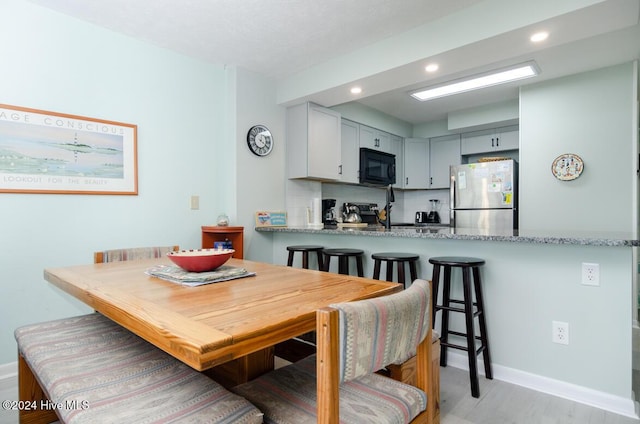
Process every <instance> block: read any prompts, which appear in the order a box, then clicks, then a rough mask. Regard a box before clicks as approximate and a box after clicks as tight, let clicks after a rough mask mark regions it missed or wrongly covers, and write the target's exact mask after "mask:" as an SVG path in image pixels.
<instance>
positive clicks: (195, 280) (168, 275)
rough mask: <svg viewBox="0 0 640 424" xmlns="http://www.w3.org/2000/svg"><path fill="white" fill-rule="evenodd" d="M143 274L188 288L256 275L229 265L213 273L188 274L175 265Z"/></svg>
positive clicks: (152, 268) (152, 269)
mask: <svg viewBox="0 0 640 424" xmlns="http://www.w3.org/2000/svg"><path fill="white" fill-rule="evenodd" d="M145 273H146V274H147V275H151V276H153V277H158V278H162V279H163V280H167V281H171V282H172V283H178V284H182V285H183V286H190V287H195V286H201V285H203V284H211V283H217V282H220V281H228V280H233V279H236V278H243V277H250V276H252V275H256V273H255V272H249V271H247V270H246V269H244V268H238V267H234V266H229V265H222V266H221V267H219V268H216V269H215V270H213V271H206V272H189V271H185V270H184V269H182V268H180V267H179V266H175V265H156V266H152V267H151V268H149V269H147V270H146V271H145Z"/></svg>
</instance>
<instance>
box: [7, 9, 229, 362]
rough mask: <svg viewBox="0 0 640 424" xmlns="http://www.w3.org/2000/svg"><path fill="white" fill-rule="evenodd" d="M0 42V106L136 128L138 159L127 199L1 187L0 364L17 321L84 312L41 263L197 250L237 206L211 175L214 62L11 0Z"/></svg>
mask: <svg viewBox="0 0 640 424" xmlns="http://www.w3.org/2000/svg"><path fill="white" fill-rule="evenodd" d="M0 39H2V40H4V41H3V42H2V43H0V63H1V64H2V65H1V66H0V103H4V104H9V105H16V106H23V107H30V108H36V109H44V110H50V111H55V112H62V113H68V114H74V115H83V116H88V117H92V118H99V119H107V120H114V121H119V122H126V123H131V124H136V125H138V158H139V159H138V174H139V195H137V196H117V195H116V196H113V195H112V196H109V195H64V194H46V195H44V194H7V193H0V237H1V240H2V246H3V253H2V255H0V269H2V278H1V279H0V364H4V363H10V362H14V361H15V360H16V348H15V341H14V339H13V329H14V328H15V327H17V326H19V325H22V324H26V323H30V322H36V321H42V320H48V319H52V318H58V317H63V316H70V315H73V314H78V313H80V312H83V311H86V310H87V308H86V307H84V306H81V305H79V304H78V303H77V302H75V301H74V300H72V299H71V298H69V297H68V296H66V295H64V294H62V293H60V292H59V291H57V290H56V289H54V288H53V287H52V286H51V285H50V284H49V283H47V282H45V281H44V280H43V278H42V271H43V269H44V268H45V267H54V266H65V265H72V264H80V263H88V262H91V261H92V260H93V256H92V254H93V252H94V251H96V250H102V249H108V248H117V247H134V246H144V245H160V244H179V245H180V246H182V247H185V248H191V247H199V245H200V226H201V225H210V224H212V223H213V222H214V220H215V217H216V216H217V214H218V213H219V211H221V210H222V209H223V208H222V206H221V205H222V204H225V205H226V204H231V205H233V206H232V208H231V210H234V211H235V209H236V206H235V198H234V197H235V191H233V192H232V193H229V192H227V193H225V192H222V194H221V195H220V196H219V195H218V193H217V187H218V185H217V184H216V183H215V181H216V172H217V170H218V169H224V168H220V167H218V166H216V164H225V163H227V162H225V161H226V160H227V159H226V158H225V155H224V153H223V152H224V151H225V145H231V146H233V145H234V144H235V139H234V138H228V137H225V135H228V134H229V133H230V132H231V133H233V132H234V131H233V130H229V129H228V128H226V127H228V125H229V124H228V123H227V122H225V116H227V115H225V114H226V113H227V112H226V110H225V109H226V105H227V104H228V103H229V97H230V96H233V95H234V92H233V91H231V92H228V91H227V89H226V84H227V82H226V78H227V74H226V72H225V70H224V69H222V68H220V67H215V66H211V65H207V64H204V63H202V62H197V61H194V60H191V59H189V58H187V57H184V56H180V55H177V54H174V53H171V52H169V51H166V50H163V49H160V48H156V47H152V46H150V45H148V44H144V43H141V42H138V41H135V40H133V39H131V38H128V37H124V36H121V35H118V34H115V33H113V32H111V31H107V30H104V29H101V28H99V27H96V26H93V25H91V24H88V23H85V22H81V21H77V20H75V19H71V18H68V17H66V16H65V15H62V14H58V13H54V12H51V11H49V10H48V9H45V8H41V7H38V6H35V5H33V4H32V3H30V2H25V1H21V0H2V6H1V11H0ZM233 169H235V165H234V168H232V172H233ZM223 174H226V175H227V176H228V179H227V182H229V180H231V183H232V184H233V185H232V187H235V183H234V182H233V180H234V179H235V174H233V173H232V174H231V175H229V174H228V173H224V172H223ZM191 195H199V196H200V210H196V211H192V210H190V207H189V206H190V203H189V199H190V196H191ZM231 217H232V220H233V219H235V215H231Z"/></svg>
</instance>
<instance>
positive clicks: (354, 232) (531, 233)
mask: <svg viewBox="0 0 640 424" xmlns="http://www.w3.org/2000/svg"><path fill="white" fill-rule="evenodd" d="M256 231H259V232H271V233H307V234H339V235H346V236H371V237H404V238H428V239H449V240H480V241H499V242H514V243H536V244H573V245H584V246H611V247H625V246H629V247H630V246H640V240H639V239H638V237H636V236H634V235H632V234H631V233H616V232H597V231H550V230H545V231H543V230H509V231H488V230H480V229H473V228H452V227H449V226H446V225H433V226H431V225H430V226H421V227H418V226H399V227H392V228H391V229H390V230H387V229H386V228H384V227H381V226H369V227H366V228H336V227H332V228H324V229H312V228H306V227H256Z"/></svg>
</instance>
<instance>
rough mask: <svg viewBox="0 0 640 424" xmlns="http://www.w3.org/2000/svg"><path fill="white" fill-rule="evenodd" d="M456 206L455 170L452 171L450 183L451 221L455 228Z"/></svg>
mask: <svg viewBox="0 0 640 424" xmlns="http://www.w3.org/2000/svg"><path fill="white" fill-rule="evenodd" d="M455 207H456V177H455V175H454V174H453V172H451V182H450V183H449V221H450V223H451V224H450V225H452V226H453V227H454V228H455V226H456V219H455V213H454V211H455Z"/></svg>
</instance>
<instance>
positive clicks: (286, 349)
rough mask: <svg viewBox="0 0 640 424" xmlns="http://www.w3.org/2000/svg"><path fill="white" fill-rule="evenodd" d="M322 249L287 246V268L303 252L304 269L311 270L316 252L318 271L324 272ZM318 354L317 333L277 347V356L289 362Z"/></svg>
mask: <svg viewBox="0 0 640 424" xmlns="http://www.w3.org/2000/svg"><path fill="white" fill-rule="evenodd" d="M322 249H324V246H319V245H315V244H304V245H296V246H287V250H288V251H289V257H288V258H287V266H293V257H294V255H295V253H296V252H302V268H304V269H309V254H310V253H313V252H315V253H316V255H318V269H319V270H320V271H322V270H324V261H323V259H322ZM314 353H316V332H315V331H309V332H308V333H304V334H301V335H300V336H298V337H294V338H292V339H289V340H285V341H283V342H280V343H277V344H276V345H275V355H276V356H277V357H279V358H282V359H285V360H287V361H289V362H297V361H299V360H301V359H303V358H306V357H307V356H309V355H313V354H314Z"/></svg>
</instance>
